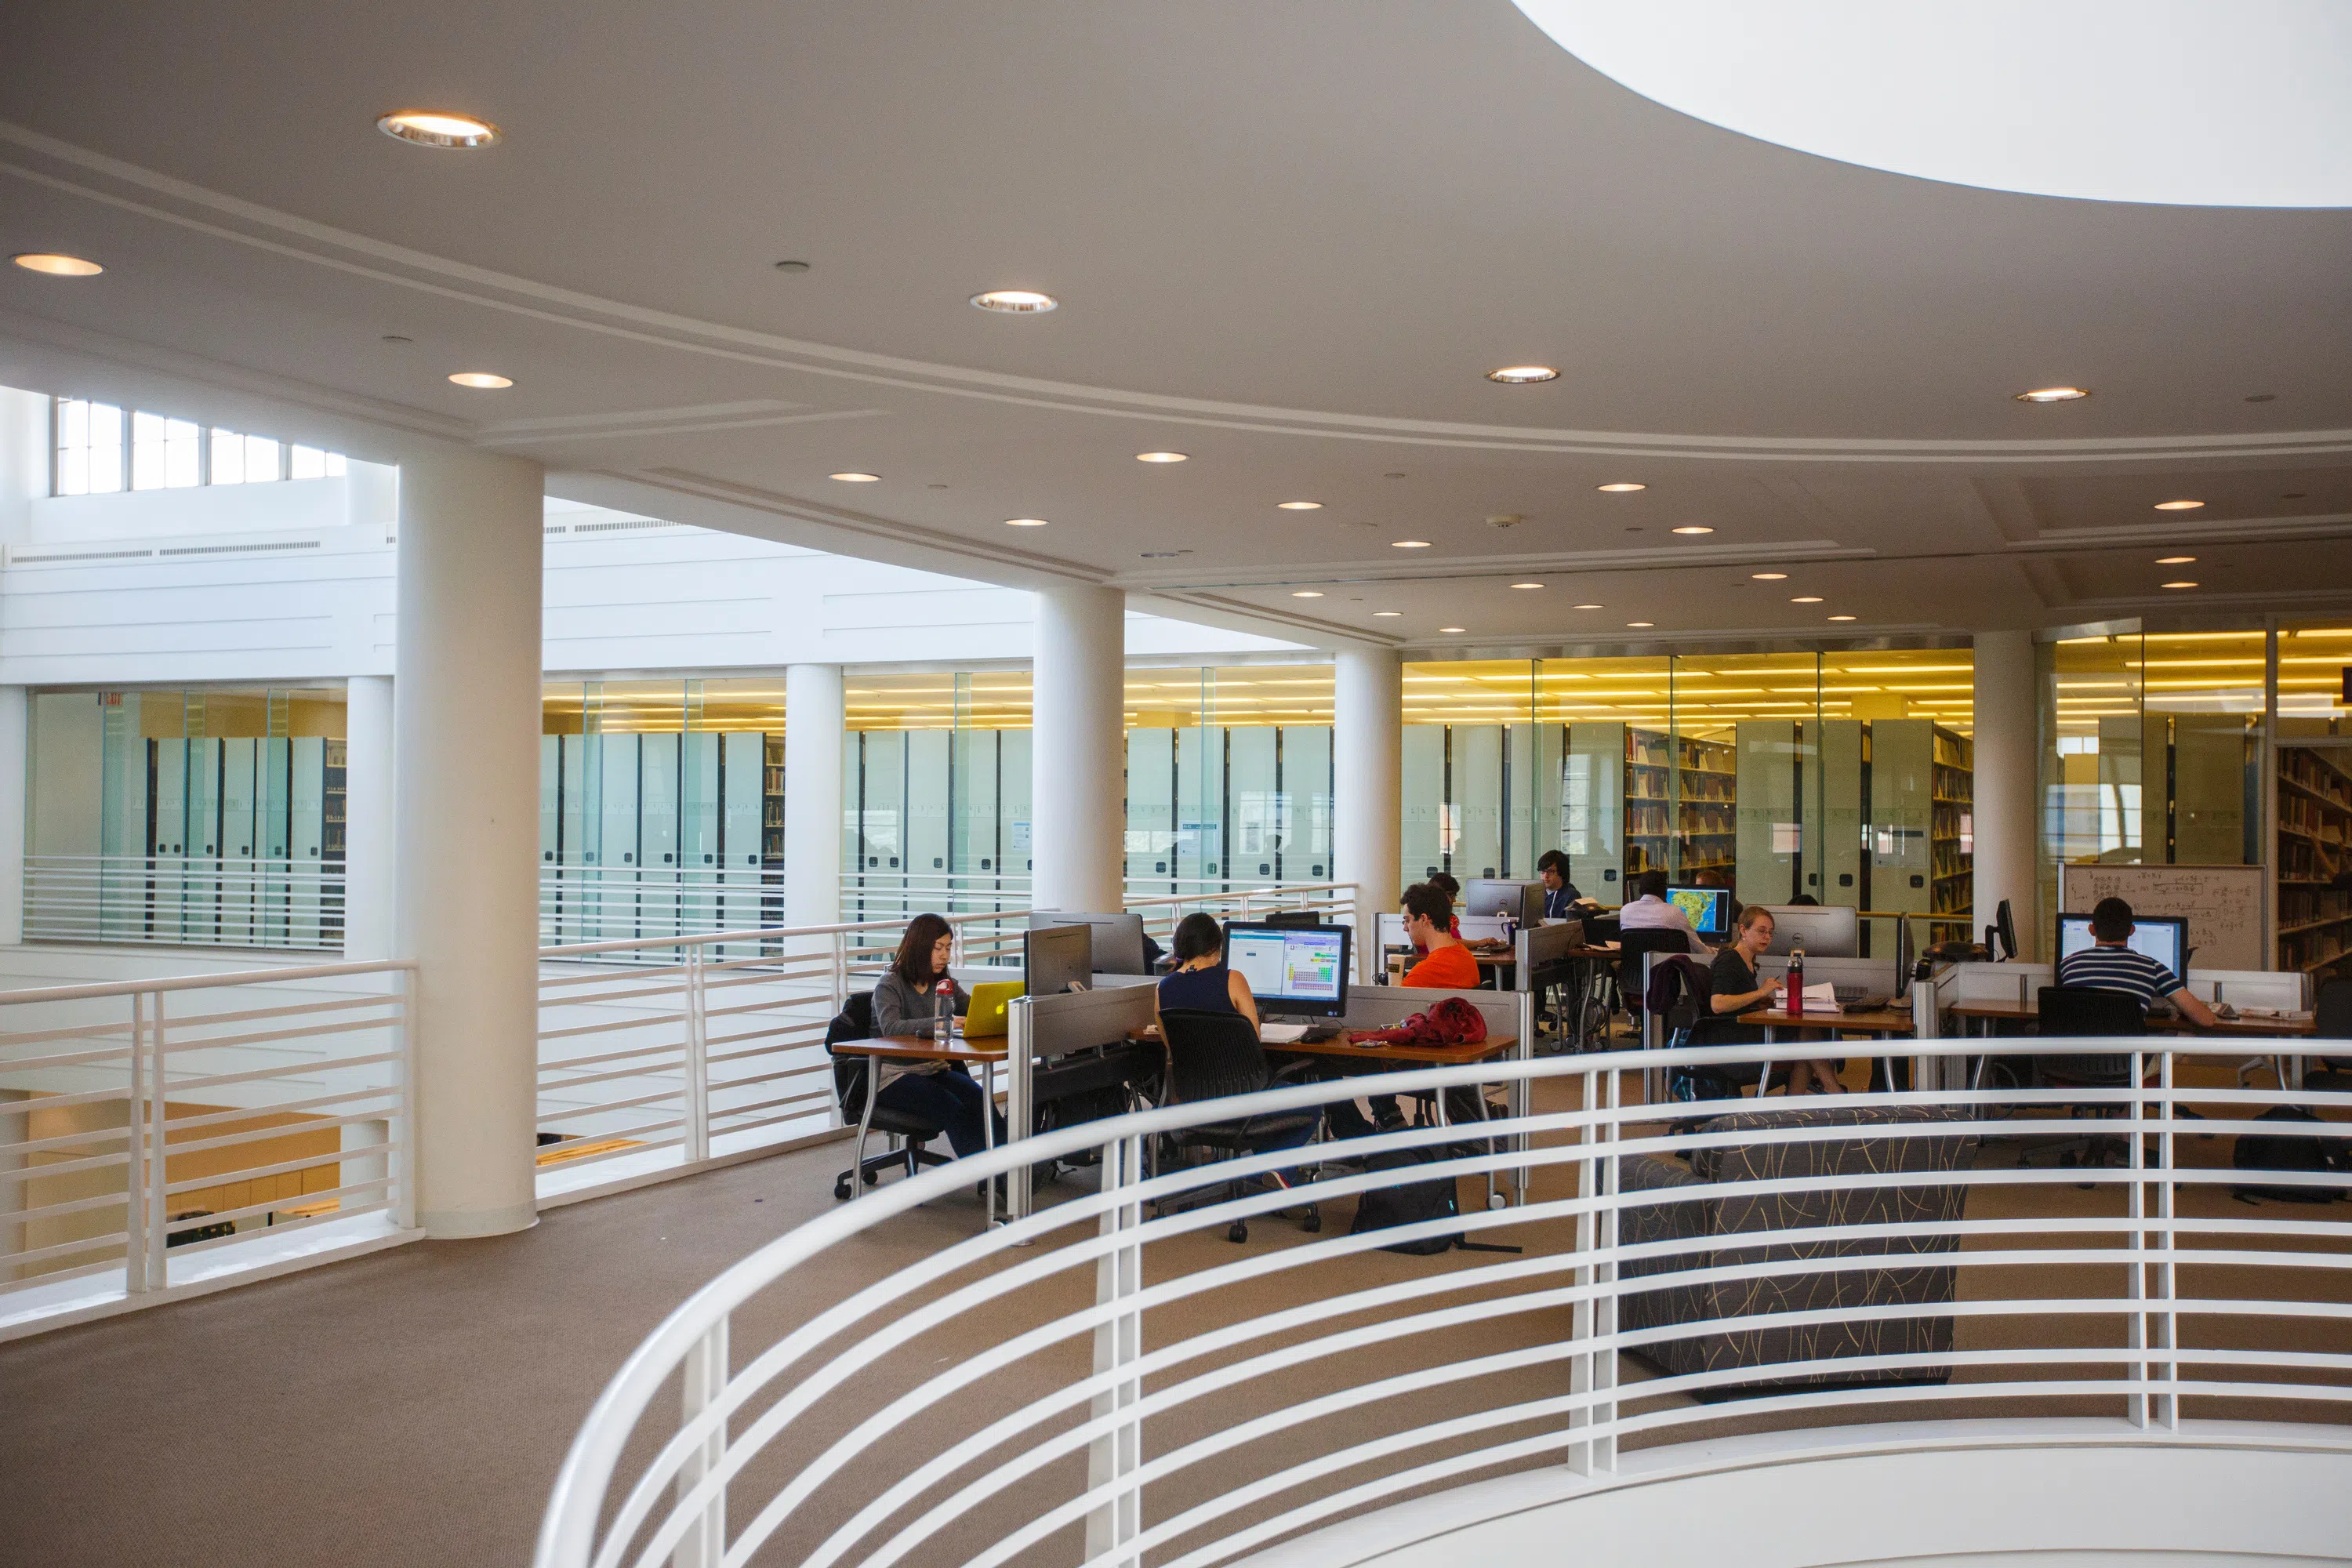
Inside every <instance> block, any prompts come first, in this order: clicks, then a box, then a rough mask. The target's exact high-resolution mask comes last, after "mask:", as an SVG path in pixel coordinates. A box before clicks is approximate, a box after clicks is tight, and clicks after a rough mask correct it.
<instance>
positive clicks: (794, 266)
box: [776, 261, 809, 272]
mask: <svg viewBox="0 0 2352 1568" xmlns="http://www.w3.org/2000/svg"><path fill="white" fill-rule="evenodd" d="M808 269H809V264H808V263H807V262H805V261H779V262H777V263H776V270H777V271H779V272H806V271H807V270H808Z"/></svg>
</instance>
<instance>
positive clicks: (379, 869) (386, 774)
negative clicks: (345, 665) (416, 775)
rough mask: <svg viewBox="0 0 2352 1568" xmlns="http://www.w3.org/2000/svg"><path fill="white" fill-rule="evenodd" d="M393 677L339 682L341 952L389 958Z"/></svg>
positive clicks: (391, 874)
mask: <svg viewBox="0 0 2352 1568" xmlns="http://www.w3.org/2000/svg"><path fill="white" fill-rule="evenodd" d="M392 731H393V712H392V677H390V676H388V675H354V676H352V678H351V680H350V681H349V682H348V683H347V684H346V686H345V687H344V707H343V736H344V742H343V744H344V771H343V779H344V783H343V822H344V826H343V956H344V957H345V958H365V959H374V958H390V957H391V956H392V904H393V889H392V883H393V866H394V858H393V804H392V802H393V763H392Z"/></svg>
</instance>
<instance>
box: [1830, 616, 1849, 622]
mask: <svg viewBox="0 0 2352 1568" xmlns="http://www.w3.org/2000/svg"><path fill="white" fill-rule="evenodd" d="M1830 619H1832V620H1833V621H1850V620H1852V619H1853V616H1831V617H1830Z"/></svg>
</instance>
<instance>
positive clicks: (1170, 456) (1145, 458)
mask: <svg viewBox="0 0 2352 1568" xmlns="http://www.w3.org/2000/svg"><path fill="white" fill-rule="evenodd" d="M1190 458H1192V453H1190V452H1138V453H1137V454H1136V455H1135V460H1136V461H1137V462H1139V463H1181V462H1185V461H1188V460H1189V459H1190Z"/></svg>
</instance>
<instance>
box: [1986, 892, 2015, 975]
mask: <svg viewBox="0 0 2352 1568" xmlns="http://www.w3.org/2000/svg"><path fill="white" fill-rule="evenodd" d="M1992 934H1993V935H1994V936H1995V937H1997V938H1998V939H2000V952H1997V953H1995V954H1994V955H1993V956H1994V957H1996V958H1998V959H2000V960H2001V961H2002V962H2003V963H2007V962H2008V961H2009V960H2011V959H2013V958H2015V957H2016V956H2017V917H2016V916H2014V915H2012V914H2011V913H2010V912H2009V900H2007V899H2003V900H2001V901H2000V908H1999V909H1998V910H1994V911H1993V917H1992ZM1985 945H1986V946H1987V947H1990V946H1991V945H1992V943H1991V942H1987V943H1985Z"/></svg>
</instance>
